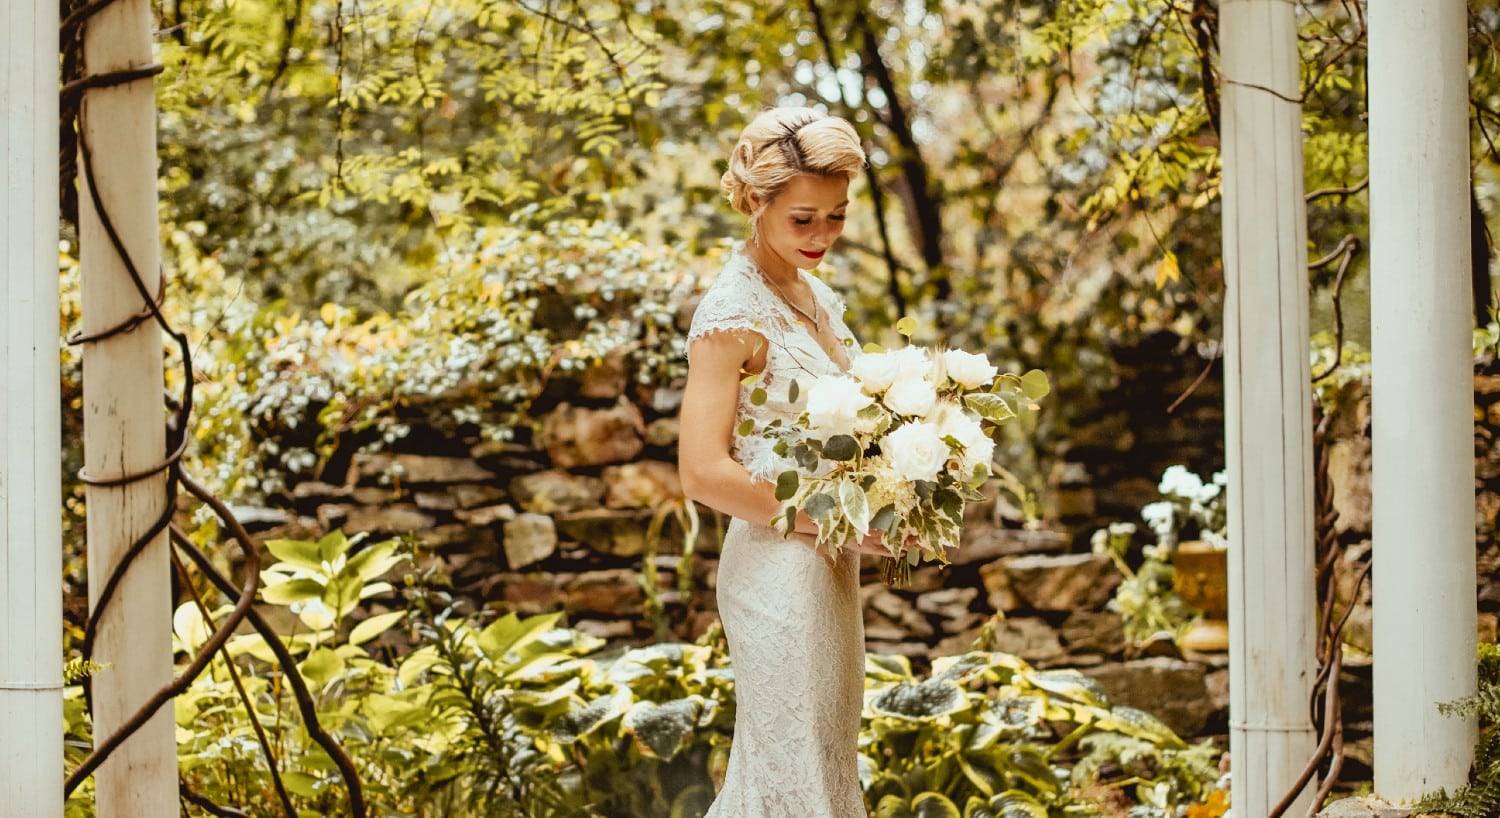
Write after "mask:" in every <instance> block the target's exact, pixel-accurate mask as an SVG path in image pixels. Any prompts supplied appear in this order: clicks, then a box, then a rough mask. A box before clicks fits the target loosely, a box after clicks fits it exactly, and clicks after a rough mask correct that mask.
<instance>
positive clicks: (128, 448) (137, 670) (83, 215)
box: [78, 0, 179, 818]
mask: <svg viewBox="0 0 1500 818" xmlns="http://www.w3.org/2000/svg"><path fill="white" fill-rule="evenodd" d="M154 29H155V22H154V20H153V19H152V14H151V4H150V3H149V2H148V0H117V2H115V3H112V4H111V5H109V6H107V7H106V8H104V9H103V10H102V11H100V12H99V13H98V14H96V15H94V17H92V18H90V20H89V22H88V24H87V26H86V27H85V29H84V38H83V52H84V64H85V65H87V66H88V70H89V73H90V74H92V75H98V74H104V73H109V72H114V71H121V70H127V69H132V68H141V67H144V66H148V65H150V64H151V62H152V32H153V30H154ZM82 120H83V123H82V129H81V130H82V135H83V136H84V137H86V138H87V140H88V144H89V145H90V146H92V149H93V151H92V152H93V158H94V162H93V164H94V173H95V175H96V181H97V184H98V193H99V196H100V198H101V199H102V201H103V206H104V209H105V210H106V211H108V214H109V217H110V219H111V221H112V223H113V225H114V227H115V229H116V230H118V231H119V235H120V240H121V242H122V243H123V244H124V246H125V249H126V250H127V251H128V252H129V254H130V258H131V260H132V261H133V262H134V264H135V266H136V268H137V269H138V271H139V272H140V276H141V278H142V281H143V282H144V284H145V289H146V291H147V292H150V293H152V295H153V297H154V296H155V294H156V292H157V289H158V286H159V284H160V281H161V247H160V241H159V231H160V225H159V220H158V217H157V201H156V185H157V173H156V165H157V162H156V97H155V93H154V89H153V82H152V80H151V79H150V78H149V77H148V78H144V79H139V80H135V81H132V82H127V83H125V84H122V85H114V86H110V87H102V88H95V89H92V90H90V91H88V92H87V93H86V94H84V97H83V102H82ZM84 167H85V160H84V155H83V151H82V150H81V145H80V151H79V159H78V177H79V179H78V187H79V194H78V199H79V205H78V222H79V225H78V233H79V237H80V239H79V245H80V247H79V254H80V255H79V263H80V297H81V307H82V315H81V320H80V323H81V325H82V326H81V329H82V331H83V333H84V334H85V335H89V334H93V333H98V332H103V331H105V330H108V329H112V328H113V327H116V326H118V325H119V324H120V323H121V322H122V321H125V320H127V319H129V318H130V317H131V316H134V315H136V314H138V313H139V312H140V311H141V310H142V309H143V308H144V307H145V302H144V300H143V299H142V297H141V293H140V292H139V291H137V289H136V285H135V284H134V283H133V282H132V281H131V279H130V275H129V273H128V272H127V271H126V269H125V265H124V263H123V262H122V261H121V259H120V257H119V254H118V253H117V252H116V251H115V249H114V247H113V246H112V244H111V242H110V239H109V236H108V234H107V232H106V231H105V229H104V226H103V223H102V221H101V218H100V214H99V213H98V212H97V211H96V210H95V208H94V203H93V194H92V192H91V186H90V184H89V182H88V178H87V174H86V173H85V171H84ZM82 348H83V461H84V468H85V470H86V471H87V473H88V474H89V475H91V476H92V477H94V478H96V479H101V480H110V479H119V478H121V477H122V476H124V475H133V474H138V473H140V472H142V471H144V470H146V469H148V468H150V467H151V466H152V465H153V464H156V463H158V462H159V461H161V459H162V458H163V457H164V456H165V454H166V424H165V423H164V422H163V421H164V418H165V409H164V401H163V392H164V391H165V381H164V379H163V366H164V362H163V358H164V357H165V356H164V353H163V350H162V332H161V327H160V326H159V325H158V324H157V323H156V321H155V320H154V319H148V320H146V321H143V322H141V323H139V324H137V325H135V326H134V327H133V328H131V329H129V330H127V331H125V332H123V333H121V334H118V335H114V336H111V337H108V338H104V339H100V340H99V341H97V342H86V343H84V344H83V347H82ZM84 498H85V501H86V502H87V503H88V521H87V528H88V573H89V610H90V611H94V610H97V608H98V606H99V602H100V595H101V593H102V592H103V588H104V583H105V580H106V579H107V578H108V577H109V575H110V574H111V573H112V572H113V571H114V569H115V566H117V565H119V564H120V563H121V561H122V560H123V559H124V557H125V554H126V552H127V551H128V549H129V547H130V544H131V543H132V542H133V541H135V540H136V539H138V538H140V536H141V534H142V533H143V532H145V531H146V530H148V529H149V527H150V526H151V524H152V523H153V522H155V521H156V520H157V519H158V518H159V517H160V516H161V514H162V512H163V511H164V509H165V508H166V505H167V494H166V474H165V473H164V472H157V473H155V474H152V475H151V476H150V477H149V478H147V479H144V480H136V481H134V482H130V483H127V484H124V485H118V486H101V485H87V486H86V487H85V494H84ZM168 548H169V543H168V541H167V532H165V531H162V532H159V533H157V534H156V535H155V536H153V537H152V538H151V540H150V543H149V544H148V545H147V546H146V547H145V548H144V549H143V550H142V551H141V552H140V554H139V555H138V556H137V557H136V558H135V559H134V561H133V562H132V563H131V565H130V569H129V571H128V572H126V574H125V575H124V579H122V580H121V581H120V584H119V586H118V587H117V588H116V590H115V592H114V598H113V600H112V601H111V602H110V603H109V606H108V608H107V609H106V610H105V612H104V614H103V615H102V616H101V617H100V619H99V627H98V631H97V635H96V639H95V642H94V658H95V659H97V660H98V661H100V662H104V663H107V664H108V665H109V668H108V669H106V670H104V671H101V672H99V673H96V674H95V675H94V676H93V677H92V682H93V687H92V690H93V698H94V701H93V704H94V740H95V744H96V746H97V745H98V743H99V742H100V741H102V740H103V739H104V738H105V737H106V736H109V735H110V734H112V733H114V732H116V731H117V730H118V729H119V728H120V726H121V725H122V724H123V723H124V722H125V721H126V720H127V719H129V718H130V717H132V716H133V715H135V712H136V711H137V710H138V709H139V708H140V707H141V706H142V705H143V704H144V703H145V702H146V701H147V700H148V699H149V698H150V697H151V696H152V695H154V694H155V693H156V692H157V691H158V690H160V689H161V688H162V687H164V686H166V685H167V684H169V683H170V682H171V681H172V672H173V667H172V632H171V626H172V597H171V583H170V580H171V562H170V553H169V551H168ZM172 707H173V705H172V702H171V701H170V700H169V701H168V702H166V703H165V704H164V705H163V706H162V707H161V708H160V709H158V710H157V711H156V713H155V715H153V716H152V717H151V718H150V719H149V720H148V721H147V722H146V723H145V725H144V726H143V727H141V728H140V730H138V731H136V732H135V733H134V734H132V735H131V736H130V738H129V739H127V740H126V741H125V743H124V744H122V745H120V746H119V747H118V748H116V749H115V751H114V752H113V753H111V754H110V756H109V758H108V759H107V760H106V761H105V762H104V763H103V764H102V765H101V766H100V767H99V769H98V770H97V771H95V773H94V791H95V802H96V812H97V815H98V818H144V817H145V816H151V818H174V817H175V816H177V815H178V814H179V803H178V791H177V736H176V721H175V719H174V717H173V711H172Z"/></svg>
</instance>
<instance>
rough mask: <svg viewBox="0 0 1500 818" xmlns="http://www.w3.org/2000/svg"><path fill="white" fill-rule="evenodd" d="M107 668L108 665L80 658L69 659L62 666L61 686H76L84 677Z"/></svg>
mask: <svg viewBox="0 0 1500 818" xmlns="http://www.w3.org/2000/svg"><path fill="white" fill-rule="evenodd" d="M107 667H109V665H107V664H104V663H100V662H96V661H94V660H93V659H84V658H83V657H81V656H80V657H75V658H73V659H69V660H68V661H67V662H66V663H64V664H63V684H70V685H71V684H78V683H79V682H80V681H82V680H83V678H84V677H85V676H92V675H94V674H95V673H98V672H99V671H101V670H104V669H105V668H107Z"/></svg>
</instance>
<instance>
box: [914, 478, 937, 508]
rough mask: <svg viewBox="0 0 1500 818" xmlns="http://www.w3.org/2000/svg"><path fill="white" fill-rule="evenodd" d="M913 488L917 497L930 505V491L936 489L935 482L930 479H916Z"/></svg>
mask: <svg viewBox="0 0 1500 818" xmlns="http://www.w3.org/2000/svg"><path fill="white" fill-rule="evenodd" d="M913 488H914V490H915V491H916V493H917V499H918V500H921V501H922V502H923V503H927V504H929V505H930V504H931V503H932V492H933V491H934V490H935V489H937V483H934V482H932V481H931V480H918V481H917V482H916V485H915V486H914V487H913Z"/></svg>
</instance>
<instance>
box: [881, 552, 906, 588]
mask: <svg viewBox="0 0 1500 818" xmlns="http://www.w3.org/2000/svg"><path fill="white" fill-rule="evenodd" d="M880 576H881V577H882V578H883V579H884V580H885V584H886V585H887V586H888V587H891V588H905V587H907V586H909V585H911V563H909V562H907V561H906V560H905V559H904V558H903V559H897V558H895V557H881V558H880Z"/></svg>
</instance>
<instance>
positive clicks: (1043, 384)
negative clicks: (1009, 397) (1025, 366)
mask: <svg viewBox="0 0 1500 818" xmlns="http://www.w3.org/2000/svg"><path fill="white" fill-rule="evenodd" d="M1051 391H1052V385H1051V384H1050V383H1048V382H1047V373H1045V372H1043V371H1042V370H1040V369H1033V370H1031V371H1029V372H1027V373H1026V374H1025V375H1022V376H1021V394H1023V395H1025V396H1026V397H1028V398H1031V399H1032V400H1036V399H1037V398H1040V397H1043V396H1045V395H1046V394H1047V393H1048V392H1051Z"/></svg>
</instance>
